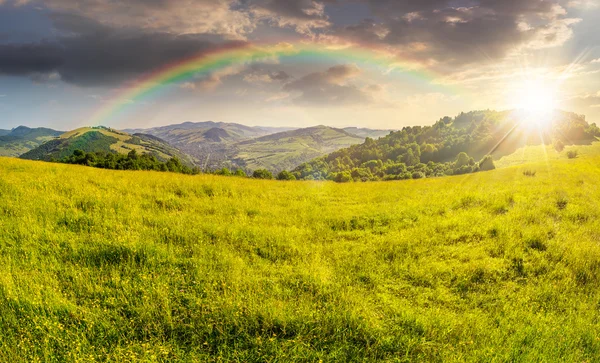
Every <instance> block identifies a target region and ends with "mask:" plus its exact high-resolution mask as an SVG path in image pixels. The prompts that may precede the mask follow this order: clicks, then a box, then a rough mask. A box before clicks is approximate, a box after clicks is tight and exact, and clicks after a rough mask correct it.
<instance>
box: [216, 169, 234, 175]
mask: <svg viewBox="0 0 600 363" xmlns="http://www.w3.org/2000/svg"><path fill="white" fill-rule="evenodd" d="M215 174H217V175H224V176H231V170H229V169H227V168H223V169H219V170H217V171H215Z"/></svg>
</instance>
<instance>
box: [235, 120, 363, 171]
mask: <svg viewBox="0 0 600 363" xmlns="http://www.w3.org/2000/svg"><path fill="white" fill-rule="evenodd" d="M363 141H364V138H362V137H359V136H356V135H352V134H350V133H348V132H346V131H344V130H341V129H335V128H332V127H327V126H316V127H309V128H305V129H298V130H293V131H286V132H280V133H276V134H272V135H268V136H263V137H259V138H256V139H252V140H249V141H244V142H239V143H237V144H236V145H235V152H234V153H233V154H232V156H231V160H232V164H233V165H235V166H241V167H243V168H246V169H250V170H256V169H268V170H271V171H273V172H275V173H277V172H279V171H281V170H284V169H288V170H289V169H293V168H294V167H296V166H297V165H300V164H302V163H303V162H306V161H308V160H311V159H313V158H315V157H318V156H321V155H324V154H327V153H329V152H332V151H335V150H338V149H340V148H343V147H348V146H350V145H354V144H358V143H361V142H363Z"/></svg>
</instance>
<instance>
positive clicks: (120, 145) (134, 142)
mask: <svg viewBox="0 0 600 363" xmlns="http://www.w3.org/2000/svg"><path fill="white" fill-rule="evenodd" d="M75 150H81V151H84V152H104V153H110V152H114V153H121V154H127V153H129V152H130V151H131V150H136V151H137V152H138V153H140V154H151V155H154V156H155V157H156V158H157V159H158V160H160V161H167V160H168V159H170V158H172V157H178V158H179V159H180V160H181V161H182V162H183V163H185V164H187V165H193V164H194V160H193V159H192V158H191V157H189V156H188V155H186V154H184V153H183V152H181V151H179V150H178V149H176V148H174V147H173V146H171V145H169V144H168V143H167V142H165V141H164V140H162V139H160V138H158V137H156V136H152V135H145V134H141V133H136V134H133V135H131V134H128V133H126V132H123V131H117V130H114V129H111V128H106V127H102V126H98V127H83V128H79V129H76V130H73V131H69V132H66V133H63V134H61V135H60V137H58V138H56V139H53V140H50V141H48V142H46V143H44V144H41V145H39V146H38V147H36V148H35V149H33V150H30V151H29V152H27V153H25V154H23V155H21V158H23V159H32V160H52V159H56V160H60V159H63V158H65V157H68V156H71V155H72V154H73V152H74V151H75Z"/></svg>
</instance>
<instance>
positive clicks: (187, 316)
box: [0, 145, 600, 362]
mask: <svg viewBox="0 0 600 363" xmlns="http://www.w3.org/2000/svg"><path fill="white" fill-rule="evenodd" d="M596 149H597V145H593V146H590V147H587V149H585V148H581V151H582V152H581V153H580V156H579V157H578V158H576V159H567V158H566V157H564V155H562V156H561V155H558V154H556V153H555V152H554V151H552V150H551V149H548V150H549V151H548V152H549V153H550V152H552V153H554V154H552V156H551V158H550V160H549V161H548V162H546V161H545V160H544V157H539V158H538V159H537V160H538V161H535V162H530V163H527V164H522V165H516V164H517V161H518V157H514V158H513V159H511V158H507V159H506V160H500V162H499V163H500V164H502V163H504V164H502V165H506V167H505V168H502V169H497V170H494V171H489V172H479V173H475V174H468V175H464V176H456V177H444V178H434V179H423V180H409V181H400V182H373V183H347V184H335V183H331V182H277V181H261V180H252V179H242V178H235V177H218V176H211V175H199V176H185V175H179V174H171V173H157V172H131V171H125V172H118V171H108V170H100V169H93V168H87V167H79V166H71V165H61V164H50V163H43V162H32V161H23V160H17V159H10V158H0V231H1V234H0V361H7V362H8V361H10V362H21V361H22V362H32V361H81V362H90V361H255V362H265V361H269V362H289V361H320V360H322V361H325V362H330V361H394V362H402V361H428V362H430V361H578V362H582V361H595V360H597V359H598V357H599V356H600V320H599V317H600V290H598V283H600V219H599V218H598V217H599V214H600V209H599V203H600V169H599V167H598V165H600V153H598V152H591V151H590V150H592V151H593V150H596ZM586 150H587V151H586ZM535 153H536V155H543V154H544V153H540V152H539V150H538V151H536V152H535ZM510 165H512V166H510ZM524 171H530V173H528V174H530V175H531V174H533V173H531V172H533V171H535V175H534V176H528V175H524Z"/></svg>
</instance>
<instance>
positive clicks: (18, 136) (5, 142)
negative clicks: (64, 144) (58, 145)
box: [0, 126, 62, 157]
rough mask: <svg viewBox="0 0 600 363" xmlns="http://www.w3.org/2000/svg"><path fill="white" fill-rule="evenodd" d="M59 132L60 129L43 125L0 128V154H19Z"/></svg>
mask: <svg viewBox="0 0 600 363" xmlns="http://www.w3.org/2000/svg"><path fill="white" fill-rule="evenodd" d="M60 134H62V131H56V130H52V129H48V128H44V127H38V128H29V127H26V126H19V127H16V128H14V129H12V130H0V156H15V157H16V156H20V155H21V154H23V153H25V152H27V151H29V150H32V149H34V148H36V147H38V146H39V145H41V144H43V143H44V142H46V141H49V140H52V139H54V138H56V137H58V136H59V135H60Z"/></svg>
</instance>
